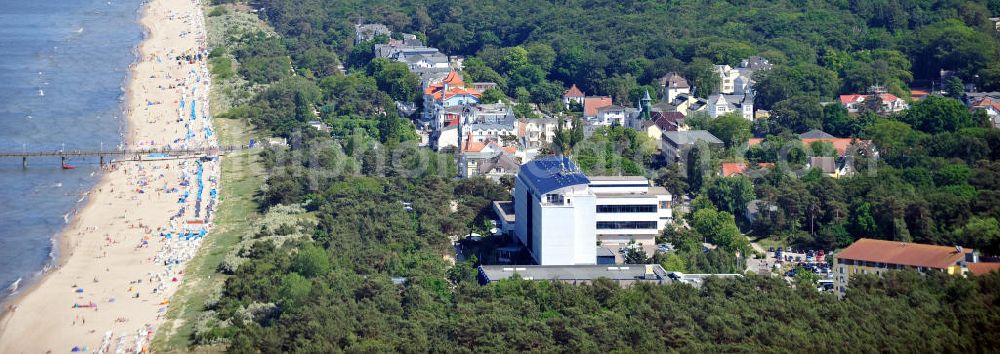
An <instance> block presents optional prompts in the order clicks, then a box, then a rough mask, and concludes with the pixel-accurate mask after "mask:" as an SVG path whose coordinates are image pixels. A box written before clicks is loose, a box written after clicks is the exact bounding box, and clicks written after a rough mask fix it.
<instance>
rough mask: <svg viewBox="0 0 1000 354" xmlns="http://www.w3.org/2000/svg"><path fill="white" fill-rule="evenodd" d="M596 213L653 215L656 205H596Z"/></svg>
mask: <svg viewBox="0 0 1000 354" xmlns="http://www.w3.org/2000/svg"><path fill="white" fill-rule="evenodd" d="M597 212H598V213H655V212H656V205H649V204H645V205H644V204H627V205H598V206H597Z"/></svg>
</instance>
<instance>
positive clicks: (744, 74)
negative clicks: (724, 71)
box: [733, 56, 773, 93]
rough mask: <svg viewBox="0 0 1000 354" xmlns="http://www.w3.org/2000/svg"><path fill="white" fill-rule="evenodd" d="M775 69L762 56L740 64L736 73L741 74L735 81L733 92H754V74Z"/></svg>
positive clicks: (747, 59)
mask: <svg viewBox="0 0 1000 354" xmlns="http://www.w3.org/2000/svg"><path fill="white" fill-rule="evenodd" d="M772 67H773V65H771V63H770V62H769V61H768V60H767V59H765V58H763V57H760V56H752V57H749V58H746V59H743V61H741V62H740V65H739V67H738V68H736V71H737V72H739V76H737V77H736V79H734V80H733V92H736V93H738V92H748V91H751V90H753V84H754V83H756V81H754V79H753V76H754V73H756V72H758V71H762V70H770V69H771V68H772Z"/></svg>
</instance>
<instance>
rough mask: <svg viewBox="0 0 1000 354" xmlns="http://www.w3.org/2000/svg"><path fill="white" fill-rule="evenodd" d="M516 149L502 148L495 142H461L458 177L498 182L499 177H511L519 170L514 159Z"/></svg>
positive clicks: (468, 140)
mask: <svg viewBox="0 0 1000 354" xmlns="http://www.w3.org/2000/svg"><path fill="white" fill-rule="evenodd" d="M516 152H517V148H516V147H513V146H502V145H500V144H499V143H497V142H495V141H486V142H479V141H475V140H472V139H471V138H470V139H467V140H465V141H463V146H462V151H461V155H460V156H459V161H458V165H459V175H460V176H461V177H462V178H470V177H476V176H486V177H490V178H493V179H494V180H499V179H500V176H503V175H513V174H515V173H517V170H518V169H519V168H520V163H518V162H517V159H515V158H514V153H516Z"/></svg>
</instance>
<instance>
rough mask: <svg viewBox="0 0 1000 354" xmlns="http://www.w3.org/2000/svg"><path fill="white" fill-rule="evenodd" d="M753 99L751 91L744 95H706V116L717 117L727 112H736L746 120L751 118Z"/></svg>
mask: <svg viewBox="0 0 1000 354" xmlns="http://www.w3.org/2000/svg"><path fill="white" fill-rule="evenodd" d="M753 99H754V95H753V93H752V92H747V93H746V94H744V95H723V94H713V95H711V96H708V104H707V106H708V116H709V117H712V118H717V117H719V116H721V115H725V114H729V113H737V114H739V115H740V116H741V117H743V118H744V119H747V120H753V118H754V116H753Z"/></svg>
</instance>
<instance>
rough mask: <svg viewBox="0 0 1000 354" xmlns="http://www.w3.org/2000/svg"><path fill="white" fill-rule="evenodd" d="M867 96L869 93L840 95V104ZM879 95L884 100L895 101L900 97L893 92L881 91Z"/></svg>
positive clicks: (853, 101)
mask: <svg viewBox="0 0 1000 354" xmlns="http://www.w3.org/2000/svg"><path fill="white" fill-rule="evenodd" d="M867 96H869V95H859V94H852V95H840V104H843V105H847V104H849V103H856V102H860V101H863V100H864V97H867ZM878 97H880V98H881V99H882V102H895V101H898V100H899V97H896V95H893V94H891V93H880V94H878Z"/></svg>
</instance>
